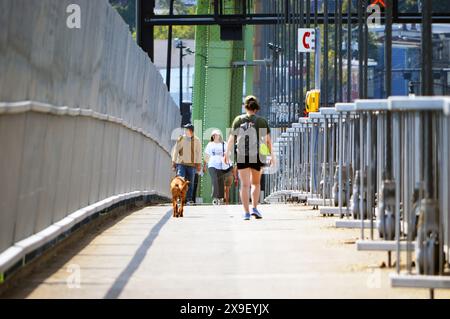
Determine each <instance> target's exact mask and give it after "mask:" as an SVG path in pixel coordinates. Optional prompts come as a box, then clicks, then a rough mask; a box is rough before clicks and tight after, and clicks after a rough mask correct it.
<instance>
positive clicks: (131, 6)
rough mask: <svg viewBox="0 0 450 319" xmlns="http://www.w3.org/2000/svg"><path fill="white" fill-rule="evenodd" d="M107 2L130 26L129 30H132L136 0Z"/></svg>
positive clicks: (134, 26)
mask: <svg viewBox="0 0 450 319" xmlns="http://www.w3.org/2000/svg"><path fill="white" fill-rule="evenodd" d="M109 2H110V3H111V5H112V6H113V8H114V9H116V10H117V12H118V13H119V14H120V16H121V17H122V18H123V20H124V21H125V23H127V24H128V25H129V26H130V31H131V32H134V31H135V30H136V0H109Z"/></svg>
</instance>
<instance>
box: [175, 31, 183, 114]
mask: <svg viewBox="0 0 450 319" xmlns="http://www.w3.org/2000/svg"><path fill="white" fill-rule="evenodd" d="M176 41H177V42H176V48H177V49H180V101H179V102H180V109H181V105H182V104H183V56H184V55H183V49H184V48H185V46H184V44H183V41H182V40H180V39H176Z"/></svg>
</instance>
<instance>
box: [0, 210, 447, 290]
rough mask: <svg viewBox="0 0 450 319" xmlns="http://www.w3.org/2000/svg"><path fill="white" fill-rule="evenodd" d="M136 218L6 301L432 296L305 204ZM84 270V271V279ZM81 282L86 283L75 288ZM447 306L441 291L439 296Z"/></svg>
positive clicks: (69, 255)
mask: <svg viewBox="0 0 450 319" xmlns="http://www.w3.org/2000/svg"><path fill="white" fill-rule="evenodd" d="M261 211H262V212H263V214H264V219H262V220H255V219H252V220H251V221H243V220H242V218H241V208H240V207H239V206H228V207H227V206H219V207H213V206H192V207H187V208H186V211H185V216H186V217H185V218H183V219H173V218H171V212H170V207H168V206H153V207H147V208H144V209H142V210H140V211H137V212H134V213H132V214H129V215H127V216H125V217H124V218H122V219H120V220H119V221H117V222H116V223H115V224H113V225H105V226H104V227H103V229H99V230H98V232H96V233H93V234H91V235H90V236H86V237H85V238H83V240H81V241H80V242H78V243H76V244H73V245H71V246H70V247H69V248H68V249H66V250H65V251H64V252H63V253H60V254H58V255H56V256H54V257H52V259H51V260H49V262H48V263H47V264H46V265H42V266H40V267H39V268H37V269H36V271H35V272H34V273H33V274H32V275H30V276H29V277H27V278H25V279H24V280H23V281H22V282H21V283H20V285H19V286H18V287H17V288H16V289H15V290H12V291H10V292H9V293H8V294H7V295H5V296H3V297H9V298H23V297H28V298H412V297H414V298H428V291H426V290H414V289H405V290H404V289H393V288H391V287H390V283H389V278H388V276H389V273H390V272H392V271H393V270H391V269H381V268H379V266H380V264H381V262H382V261H383V258H384V257H385V256H384V255H383V254H380V253H376V252H357V251H356V247H355V245H354V241H355V240H356V239H357V238H358V235H359V231H358V230H351V229H335V228H334V227H333V224H334V220H335V219H334V218H331V219H330V218H324V217H319V216H318V215H317V212H314V211H312V210H309V208H308V207H305V206H289V205H263V206H261ZM78 271H79V272H78ZM77 278H78V279H79V280H80V282H79V284H80V286H79V288H77V287H76V286H77ZM444 297H446V298H449V297H450V295H449V294H448V292H446V291H437V292H436V298H444Z"/></svg>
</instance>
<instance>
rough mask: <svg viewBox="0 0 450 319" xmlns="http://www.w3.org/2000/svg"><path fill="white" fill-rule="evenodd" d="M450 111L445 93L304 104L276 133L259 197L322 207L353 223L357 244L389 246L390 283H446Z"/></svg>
mask: <svg viewBox="0 0 450 319" xmlns="http://www.w3.org/2000/svg"><path fill="white" fill-rule="evenodd" d="M449 115H450V99H449V98H448V97H392V98H389V99H386V100H357V101H356V102H355V103H338V104H336V105H335V107H334V108H322V109H321V110H320V112H319V113H311V114H310V117H309V118H303V119H300V120H299V122H298V123H294V124H293V125H292V126H291V128H289V129H288V130H287V132H285V133H283V134H282V135H281V137H280V138H278V139H277V143H276V147H275V152H276V153H277V155H278V157H279V165H280V167H279V170H278V172H277V173H276V174H274V176H273V177H272V178H271V179H270V181H269V185H268V190H267V191H268V194H270V195H269V196H268V197H267V198H266V200H267V201H276V202H280V201H281V202H286V201H304V202H306V203H308V204H310V205H313V206H322V207H321V213H322V214H323V215H328V214H333V212H334V215H338V216H340V219H339V220H337V222H336V226H337V227H339V225H347V226H346V227H350V226H351V227H352V228H360V230H361V235H360V236H361V237H360V238H361V240H360V241H358V242H357V248H358V249H359V250H372V251H386V252H388V257H389V265H390V264H391V260H390V259H391V253H395V257H396V260H397V262H396V272H397V274H398V275H397V276H394V277H393V279H392V284H393V286H403V287H410V286H416V287H424V288H430V289H434V288H449V287H450V286H449V280H448V278H449V277H446V275H448V265H449V256H450V251H449V247H450V225H449V220H450V206H449V197H450V189H449V182H450V174H449V163H450V162H449V147H450V145H449V133H450V132H449V124H450V122H449V121H450V119H449ZM326 206H328V207H326ZM344 217H346V218H344ZM348 225H350V226H348ZM342 227H344V226H342ZM367 238H369V240H367ZM414 265H415V266H414ZM415 275H421V276H415ZM427 276H431V277H427ZM435 276H438V277H435ZM436 278H438V279H436Z"/></svg>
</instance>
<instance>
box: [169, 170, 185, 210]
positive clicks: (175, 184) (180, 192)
mask: <svg viewBox="0 0 450 319" xmlns="http://www.w3.org/2000/svg"><path fill="white" fill-rule="evenodd" d="M188 188H189V181H186V180H185V179H184V178H183V177H180V176H177V177H175V178H174V179H173V180H172V182H171V183H170V191H171V192H172V205H173V217H175V218H178V217H183V210H184V201H185V200H186V194H187V191H188ZM178 201H180V207H178Z"/></svg>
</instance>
